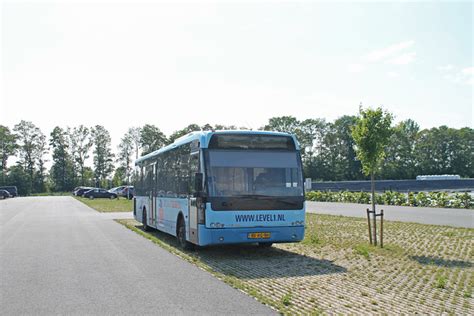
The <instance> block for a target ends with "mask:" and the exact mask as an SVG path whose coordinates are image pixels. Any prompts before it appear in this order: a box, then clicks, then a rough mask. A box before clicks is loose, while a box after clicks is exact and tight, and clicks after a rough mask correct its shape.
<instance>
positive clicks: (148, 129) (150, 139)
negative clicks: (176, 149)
mask: <svg viewBox="0 0 474 316" xmlns="http://www.w3.org/2000/svg"><path fill="white" fill-rule="evenodd" d="M140 143H141V147H142V149H143V152H142V156H144V155H146V154H149V153H151V152H153V151H155V150H158V149H160V148H161V147H163V146H164V145H165V144H166V143H167V139H166V136H165V134H163V132H161V131H160V129H159V128H158V127H157V126H155V125H151V124H145V126H143V128H142V130H141V134H140Z"/></svg>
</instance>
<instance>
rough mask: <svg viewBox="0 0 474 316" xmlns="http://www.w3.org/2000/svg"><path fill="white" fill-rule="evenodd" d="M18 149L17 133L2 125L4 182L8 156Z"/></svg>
mask: <svg viewBox="0 0 474 316" xmlns="http://www.w3.org/2000/svg"><path fill="white" fill-rule="evenodd" d="M16 149H17V144H16V137H15V135H14V134H12V133H11V132H10V129H9V128H8V127H7V126H3V125H0V160H1V162H0V163H1V165H0V173H1V179H0V180H1V181H2V182H1V183H2V184H4V183H5V175H6V172H7V162H8V158H9V157H10V156H13V155H14V154H15V152H16Z"/></svg>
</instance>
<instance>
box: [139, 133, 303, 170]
mask: <svg viewBox="0 0 474 316" xmlns="http://www.w3.org/2000/svg"><path fill="white" fill-rule="evenodd" d="M214 134H241V135H245V134H255V135H274V136H290V137H292V138H293V141H294V142H295V147H296V149H297V150H299V149H300V147H299V143H298V141H297V139H296V137H295V136H294V135H292V134H289V133H284V132H272V131H252V130H218V131H197V132H191V133H189V134H186V135H184V136H181V137H179V138H177V139H176V140H175V141H174V143H172V144H169V145H167V146H165V147H162V148H160V149H158V150H155V151H154V152H151V153H149V154H147V155H145V156H143V157H140V158H138V159H137V160H135V165H137V164H139V163H140V162H143V161H145V160H148V159H150V158H152V157H155V156H157V155H160V154H161V153H164V152H166V151H168V150H171V149H173V148H176V147H178V146H181V145H184V144H187V143H190V142H192V141H194V140H199V143H200V148H207V146H208V145H209V141H210V139H211V137H212V135H214Z"/></svg>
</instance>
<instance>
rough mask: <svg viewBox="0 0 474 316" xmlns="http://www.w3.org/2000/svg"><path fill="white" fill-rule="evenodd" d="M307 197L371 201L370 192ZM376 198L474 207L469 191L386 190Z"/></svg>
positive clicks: (320, 193) (399, 202)
mask: <svg viewBox="0 0 474 316" xmlns="http://www.w3.org/2000/svg"><path fill="white" fill-rule="evenodd" d="M306 199H307V200H308V201H318V202H343V203H360V204H370V203H371V198H370V193H368V192H349V191H340V192H331V191H311V192H307V193H306ZM375 199H376V203H377V204H382V205H400V206H430V207H447V208H474V198H473V197H472V196H471V195H470V194H469V193H454V194H449V193H447V192H429V193H425V192H418V193H415V192H409V193H408V194H406V193H401V192H393V191H386V192H384V193H376V194H375Z"/></svg>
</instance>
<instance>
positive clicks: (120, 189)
mask: <svg viewBox="0 0 474 316" xmlns="http://www.w3.org/2000/svg"><path fill="white" fill-rule="evenodd" d="M123 189H125V186H124V185H122V186H119V187H115V188H112V189H110V190H109V192H112V193H115V194H117V195H119V196H120V195H121V193H122V191H123Z"/></svg>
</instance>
